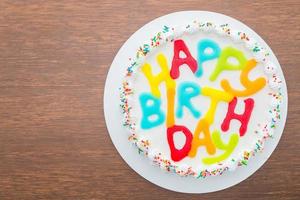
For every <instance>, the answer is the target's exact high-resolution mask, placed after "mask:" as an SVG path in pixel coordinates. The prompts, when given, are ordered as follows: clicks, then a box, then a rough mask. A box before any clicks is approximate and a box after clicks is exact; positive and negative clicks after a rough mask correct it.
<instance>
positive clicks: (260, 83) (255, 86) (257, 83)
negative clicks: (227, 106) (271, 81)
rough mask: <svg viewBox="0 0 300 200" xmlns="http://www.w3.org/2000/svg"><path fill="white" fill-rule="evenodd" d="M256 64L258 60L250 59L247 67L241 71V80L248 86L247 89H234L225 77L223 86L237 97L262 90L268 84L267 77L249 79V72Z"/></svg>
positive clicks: (222, 82)
mask: <svg viewBox="0 0 300 200" xmlns="http://www.w3.org/2000/svg"><path fill="white" fill-rule="evenodd" d="M255 66H256V61H255V60H254V59H252V60H249V61H248V62H247V63H246V66H245V68H244V69H243V70H242V72H241V76H240V81H241V83H242V84H243V86H244V87H245V88H246V89H245V90H236V89H233V88H232V87H231V85H230V83H229V81H228V80H226V79H224V80H222V81H221V86H222V88H223V89H224V90H225V91H227V92H229V93H231V94H232V95H234V96H237V97H245V96H249V95H251V94H254V93H256V92H257V91H259V90H261V89H262V88H263V87H265V85H266V79H264V78H262V77H261V78H258V79H256V80H254V81H251V80H249V78H248V74H249V72H250V71H251V69H253V68H254V67H255Z"/></svg>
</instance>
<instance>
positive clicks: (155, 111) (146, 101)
mask: <svg viewBox="0 0 300 200" xmlns="http://www.w3.org/2000/svg"><path fill="white" fill-rule="evenodd" d="M140 104H141V108H142V112H143V116H142V121H141V127H142V129H150V128H153V127H155V126H158V125H160V124H161V123H163V122H164V120H165V115H164V113H163V112H162V110H160V105H161V100H160V99H159V98H156V97H154V96H153V95H151V94H150V93H143V94H141V95H140ZM151 116H156V118H155V119H152V120H151V119H149V117H151Z"/></svg>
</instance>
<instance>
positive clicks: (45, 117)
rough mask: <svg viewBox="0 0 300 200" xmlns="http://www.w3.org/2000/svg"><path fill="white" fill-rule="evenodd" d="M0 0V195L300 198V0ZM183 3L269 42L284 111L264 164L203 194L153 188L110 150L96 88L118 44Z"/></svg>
mask: <svg viewBox="0 0 300 200" xmlns="http://www.w3.org/2000/svg"><path fill="white" fill-rule="evenodd" d="M174 2H175V1H174V0H173V1H165V0H164V1H155V0H144V1H137V0H135V1H134V0H133V1H128V2H125V1H124V2H122V3H117V2H113V1H110V0H100V1H99V0H95V1H88V2H85V1H66V0H65V1H62V0H61V1H51V2H50V1H45V2H41V1H6V0H2V1H1V2H0V199H167V198H169V199H173V200H175V199H200V198H201V199H230V200H231V199H242V198H243V199H254V198H255V199H297V197H298V199H299V198H300V178H299V176H300V173H299V171H300V157H299V154H300V150H299V144H300V142H299V140H300V133H299V129H300V125H299V123H300V120H299V118H300V105H299V103H300V102H299V99H300V92H299V88H300V81H299V74H300V65H299V64H300V51H299V47H300V31H299V30H300V12H299V10H300V2H299V1H297V0H293V1H282V2H281V1H277V2H273V1H269V0H268V1H266V0H265V1H255V2H252V3H247V1H234V2H233V3H232V1H224V2H223V1H215V0H210V1H196V0H194V1H192V0H184V1H176V3H174ZM180 10H209V11H215V12H220V13H224V14H226V15H229V16H232V17H234V18H236V19H238V20H241V21H242V22H244V23H246V24H247V25H249V26H250V27H251V28H253V29H254V30H255V31H256V32H257V33H258V34H260V35H261V36H262V37H263V38H264V39H265V41H266V42H267V43H268V44H269V45H270V46H271V47H272V49H273V51H274V52H275V54H276V56H277V58H278V59H279V61H280V63H281V66H282V68H283V71H284V74H285V78H286V81H287V84H288V92H289V113H288V119H287V124H286V127H285V130H284V134H283V136H282V139H281V141H280V143H279V145H278V147H277V149H276V150H275V152H274V153H273V154H272V156H271V158H270V159H269V160H268V162H267V163H266V164H265V165H264V166H263V167H262V168H261V169H260V170H259V171H258V172H256V173H255V174H254V175H252V176H251V177H250V178H248V179H247V180H245V181H243V182H242V183H240V184H239V185H237V186H235V187H232V188H230V189H226V190H224V191H221V192H215V193H211V194H204V195H187V194H180V193H175V192H171V191H167V190H165V189H162V188H159V187H157V186H155V185H153V184H151V183H149V182H148V181H146V180H144V179H143V178H142V177H140V176H139V175H138V174H136V173H135V172H134V171H133V170H131V168H129V167H128V166H127V164H125V162H124V161H123V160H122V159H121V157H120V156H119V154H118V152H117V151H116V150H115V148H114V146H113V144H112V142H111V140H110V138H109V135H108V133H107V130H106V126H105V122H104V116H103V100H102V99H103V88H104V83H105V77H106V74H107V72H108V69H109V66H110V64H111V62H112V60H113V58H114V56H115V54H116V53H117V51H118V49H119V48H120V47H121V45H122V44H123V43H124V42H125V41H126V40H127V38H128V37H129V36H130V35H131V34H132V33H133V32H135V31H136V30H137V29H138V28H140V27H141V26H142V25H144V24H145V23H147V22H149V21H150V20H153V19H154V18H156V17H159V16H161V15H165V14H167V13H171V12H175V11H180Z"/></svg>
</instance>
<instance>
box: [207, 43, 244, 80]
mask: <svg viewBox="0 0 300 200" xmlns="http://www.w3.org/2000/svg"><path fill="white" fill-rule="evenodd" d="M231 57H232V58H235V59H236V60H237V61H238V62H239V64H238V65H234V64H231V63H230V62H228V59H229V58H231ZM246 62H247V60H246V58H245V56H244V54H243V52H241V51H239V50H237V49H235V48H232V47H226V48H224V49H223V50H222V52H221V55H220V57H219V60H218V63H217V65H216V68H215V70H214V71H213V73H212V74H211V75H210V77H209V80H211V81H214V80H216V78H217V77H218V75H219V74H220V73H221V72H222V71H223V70H241V69H243V68H244V67H245V64H246Z"/></svg>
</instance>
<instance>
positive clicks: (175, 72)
mask: <svg viewBox="0 0 300 200" xmlns="http://www.w3.org/2000/svg"><path fill="white" fill-rule="evenodd" d="M180 51H182V52H184V54H185V55H186V57H185V58H180V57H179V53H180ZM183 64H187V65H188V66H189V67H190V69H191V70H192V71H193V73H195V72H196V71H197V61H196V60H195V59H194V58H193V57H192V55H191V53H190V51H189V49H188V48H187V46H186V45H185V43H184V41H183V40H175V41H174V56H173V61H172V68H171V72H170V75H171V77H172V78H173V79H177V78H178V77H179V67H180V66H181V65H183Z"/></svg>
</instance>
